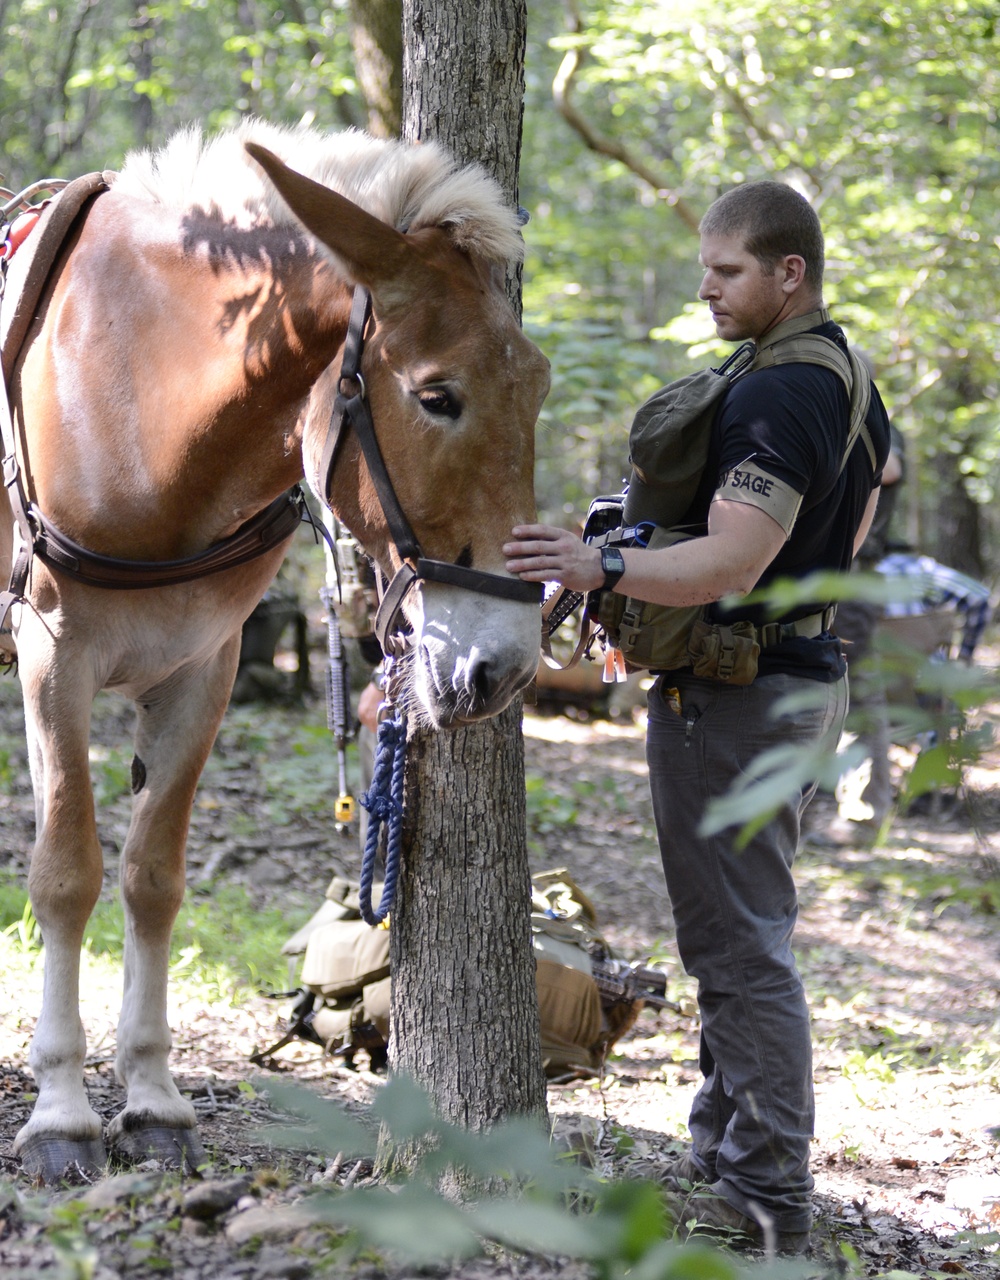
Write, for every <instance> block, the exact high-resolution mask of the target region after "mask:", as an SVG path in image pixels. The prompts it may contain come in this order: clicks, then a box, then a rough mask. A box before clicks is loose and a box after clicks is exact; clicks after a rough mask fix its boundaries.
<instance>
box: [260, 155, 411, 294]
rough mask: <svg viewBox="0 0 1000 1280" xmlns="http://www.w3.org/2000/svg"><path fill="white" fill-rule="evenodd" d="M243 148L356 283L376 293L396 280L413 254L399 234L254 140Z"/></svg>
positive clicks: (305, 225) (303, 222)
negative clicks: (291, 166) (292, 167)
mask: <svg viewBox="0 0 1000 1280" xmlns="http://www.w3.org/2000/svg"><path fill="white" fill-rule="evenodd" d="M243 145H244V147H245V148H246V150H247V152H248V154H249V155H250V156H251V157H252V158H253V159H254V160H256V161H257V163H258V164H259V165H260V167H261V168H262V169H263V170H264V172H265V173H266V174H267V176H268V177H269V178H270V179H271V181H272V182H273V183H274V185H275V187H277V189H278V193H279V194H280V195H281V198H282V199H283V200H284V201H285V203H286V204H287V205H288V207H289V209H291V211H292V213H294V214H295V216H296V217H297V218H298V219H299V221H300V222H301V223H302V225H303V226H304V227H305V228H306V229H307V230H308V231H311V232H312V234H313V235H314V236H315V237H316V239H317V240H320V241H322V242H323V244H325V245H326V247H327V248H328V249H329V250H330V252H331V253H333V254H334V255H335V256H336V257H337V258H339V259H340V260H341V262H343V264H344V266H345V268H346V269H347V273H348V275H349V276H350V277H351V279H352V280H353V281H354V282H355V283H357V284H363V285H366V286H367V287H368V288H369V289H371V291H372V293H373V294H376V295H377V294H378V293H379V292H380V285H386V284H388V283H389V282H390V281H393V280H397V279H398V278H399V277H400V275H401V274H402V272H403V270H404V268H405V265H406V262H407V259H408V258H409V257H410V255H411V253H412V250H411V248H410V246H409V245H408V244H407V241H406V237H405V236H404V235H403V233H402V232H400V231H397V230H396V229H395V228H394V227H390V226H388V225H387V224H386V223H384V222H382V221H381V220H380V219H378V218H376V217H373V216H372V214H370V213H367V212H366V211H365V210H364V209H362V208H360V207H359V206H358V205H356V204H354V203H353V201H351V200H348V199H347V197H346V196H342V195H340V194H339V192H336V191H331V190H330V188H329V187H324V186H323V184H322V183H321V182H314V181H313V180H312V178H307V177H306V176H305V175H304V174H301V173H296V171H295V170H294V169H290V168H289V167H288V165H286V164H285V163H284V162H283V161H281V160H279V159H278V157H277V156H276V155H274V153H273V152H271V151H268V150H267V148H266V147H262V146H260V145H259V144H258V143H256V142H245V143H244V144H243Z"/></svg>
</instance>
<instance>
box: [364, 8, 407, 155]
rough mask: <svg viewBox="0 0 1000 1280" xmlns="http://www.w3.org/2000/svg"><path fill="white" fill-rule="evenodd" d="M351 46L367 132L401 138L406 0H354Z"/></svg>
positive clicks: (380, 136) (376, 135) (384, 136)
mask: <svg viewBox="0 0 1000 1280" xmlns="http://www.w3.org/2000/svg"><path fill="white" fill-rule="evenodd" d="M351 44H352V46H353V48H354V69H355V71H356V73H357V77H358V85H359V86H360V89H361V96H362V97H363V98H364V100H365V105H366V107H367V108H368V132H369V133H371V134H374V136H375V137H376V138H398V137H399V133H400V129H401V127H402V123H403V83H402V74H403V0H351Z"/></svg>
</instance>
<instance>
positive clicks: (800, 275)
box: [780, 253, 806, 293]
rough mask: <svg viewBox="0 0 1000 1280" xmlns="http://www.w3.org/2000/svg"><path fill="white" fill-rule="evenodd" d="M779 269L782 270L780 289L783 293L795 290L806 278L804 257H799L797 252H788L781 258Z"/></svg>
mask: <svg viewBox="0 0 1000 1280" xmlns="http://www.w3.org/2000/svg"><path fill="white" fill-rule="evenodd" d="M780 269H781V270H783V271H784V279H783V280H782V282H781V287H782V289H783V290H784V291H785V293H795V292H797V291H798V290H799V289H800V288H801V287H802V284H803V282H804V280H805V278H806V260H805V258H802V257H800V256H799V254H797V253H789V254H787V255H786V256H785V258H784V259H783V260H782V267H781V268H780Z"/></svg>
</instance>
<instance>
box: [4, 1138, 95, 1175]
mask: <svg viewBox="0 0 1000 1280" xmlns="http://www.w3.org/2000/svg"><path fill="white" fill-rule="evenodd" d="M18 1155H19V1156H20V1157H21V1168H22V1169H23V1171H24V1172H25V1173H26V1174H28V1176H29V1177H32V1178H41V1180H42V1181H43V1182H46V1183H50V1182H61V1181H62V1180H63V1179H64V1178H72V1177H73V1175H74V1174H81V1173H82V1174H84V1175H85V1176H86V1177H88V1178H90V1177H93V1176H94V1175H95V1174H96V1175H99V1174H102V1173H103V1172H104V1171H105V1169H106V1167H107V1163H108V1156H107V1152H106V1151H105V1150H104V1142H103V1140H102V1139H101V1138H89V1139H87V1140H85V1141H74V1140H73V1139H71V1138H60V1137H59V1136H58V1135H57V1134H54V1133H39V1134H35V1135H33V1136H31V1137H28V1138H26V1139H25V1140H24V1142H23V1143H22V1144H21V1149H20V1151H19V1152H18Z"/></svg>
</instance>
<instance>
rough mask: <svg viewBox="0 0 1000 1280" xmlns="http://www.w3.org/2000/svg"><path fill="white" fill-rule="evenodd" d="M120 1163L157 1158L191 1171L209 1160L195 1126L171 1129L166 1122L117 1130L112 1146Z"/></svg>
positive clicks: (114, 1155)
mask: <svg viewBox="0 0 1000 1280" xmlns="http://www.w3.org/2000/svg"><path fill="white" fill-rule="evenodd" d="M111 1154H112V1156H113V1157H114V1158H115V1160H117V1161H118V1162H119V1163H120V1164H125V1165H133V1164H142V1162H143V1161H144V1160H158V1161H159V1162H160V1164H162V1165H164V1166H165V1167H166V1168H168V1169H183V1170H184V1171H185V1172H187V1173H194V1172H195V1171H196V1170H197V1169H200V1168H201V1166H202V1165H205V1164H207V1163H208V1157H207V1156H206V1155H205V1148H204V1147H203V1146H202V1145H201V1139H200V1138H199V1137H198V1131H197V1129H174V1128H171V1127H170V1126H169V1125H148V1126H146V1127H145V1128H142V1129H130V1130H128V1131H127V1132H124V1133H120V1134H118V1136H117V1137H116V1138H115V1140H114V1143H113V1145H112V1147H111Z"/></svg>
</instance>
